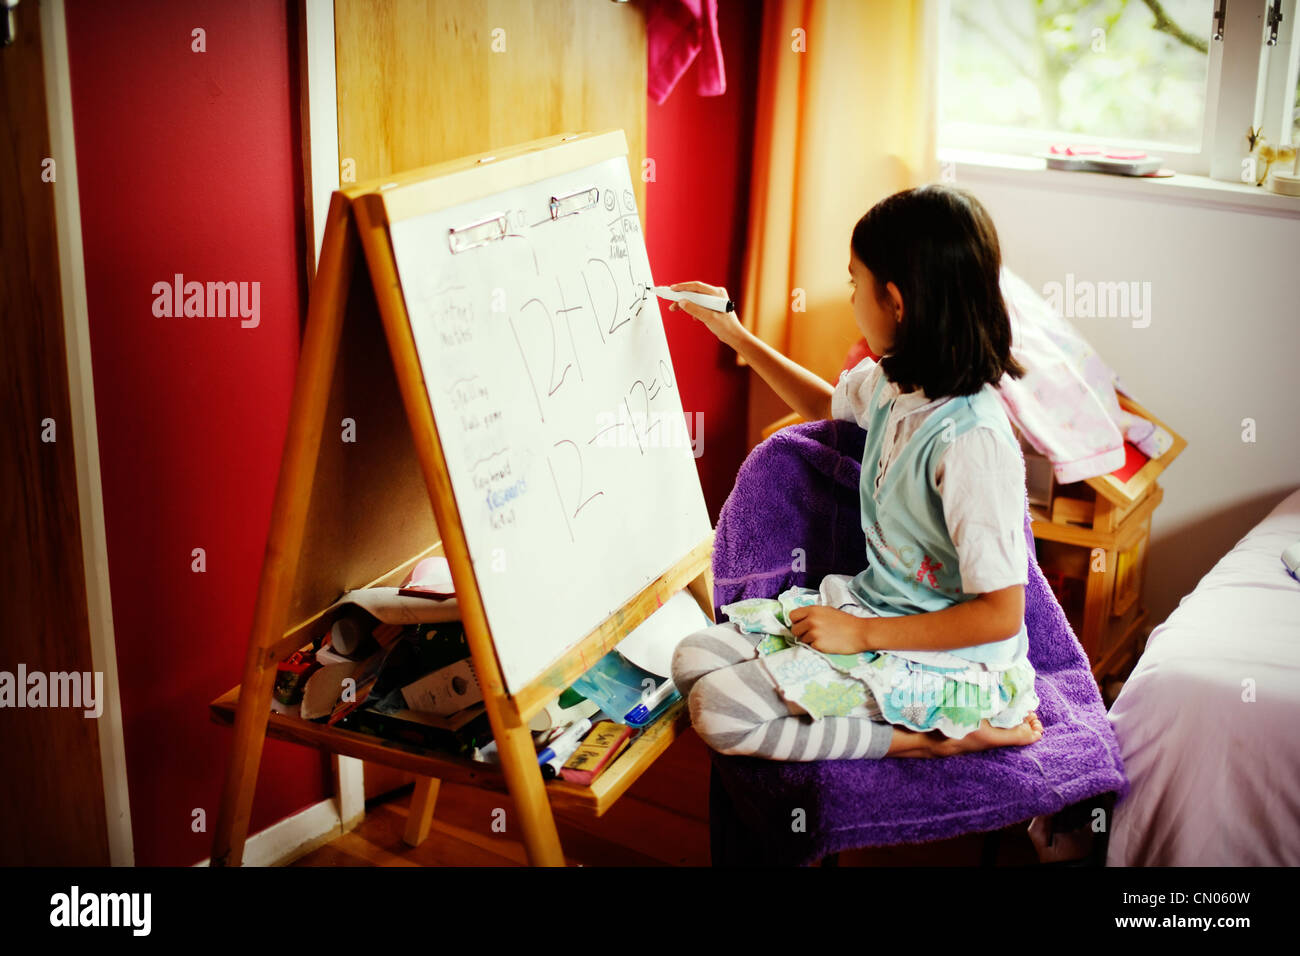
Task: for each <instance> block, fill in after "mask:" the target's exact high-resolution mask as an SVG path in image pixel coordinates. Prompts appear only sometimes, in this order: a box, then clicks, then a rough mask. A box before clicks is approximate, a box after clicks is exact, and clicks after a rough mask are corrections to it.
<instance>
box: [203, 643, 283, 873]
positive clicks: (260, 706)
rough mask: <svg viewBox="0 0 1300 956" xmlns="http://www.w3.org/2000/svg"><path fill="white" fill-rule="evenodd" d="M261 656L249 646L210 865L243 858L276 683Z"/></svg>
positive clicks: (273, 669) (273, 674) (272, 668)
mask: <svg viewBox="0 0 1300 956" xmlns="http://www.w3.org/2000/svg"><path fill="white" fill-rule="evenodd" d="M261 656H262V651H261V648H257V647H254V648H250V649H249V661H248V664H247V666H246V668H245V671H244V682H243V684H242V685H241V687H240V689H239V704H238V706H237V708H236V710H235V744H234V748H233V751H232V753H231V757H230V769H229V771H228V772H227V773H226V783H225V789H224V790H223V791H222V795H221V809H220V810H219V811H218V813H217V826H216V831H215V833H214V834H213V839H212V861H211V865H212V866H227V865H229V866H239V865H240V864H241V863H242V862H243V860H244V841H245V840H247V839H248V818H249V816H250V814H251V813H252V810H253V790H254V789H255V788H256V786H257V769H258V765H259V764H260V763H261V761H262V744H263V743H265V742H266V722H267V719H268V716H269V715H270V713H271V691H272V689H273V687H274V685H275V668H276V665H275V663H274V662H272V664H271V666H270V667H258V662H257V658H260V657H261Z"/></svg>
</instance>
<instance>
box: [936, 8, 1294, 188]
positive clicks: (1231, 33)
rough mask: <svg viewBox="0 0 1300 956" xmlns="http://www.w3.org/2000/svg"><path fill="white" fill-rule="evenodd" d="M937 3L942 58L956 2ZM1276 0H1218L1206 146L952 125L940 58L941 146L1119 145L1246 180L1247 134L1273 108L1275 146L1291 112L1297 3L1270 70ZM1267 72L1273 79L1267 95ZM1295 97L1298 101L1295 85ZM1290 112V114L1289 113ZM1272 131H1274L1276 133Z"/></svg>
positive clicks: (1040, 148) (1166, 162)
mask: <svg viewBox="0 0 1300 956" xmlns="http://www.w3.org/2000/svg"><path fill="white" fill-rule="evenodd" d="M931 2H933V3H934V4H936V6H937V14H938V15H937V17H936V18H935V19H936V26H937V30H938V37H937V45H936V49H937V50H938V51H939V54H940V58H941V57H942V54H943V51H944V50H946V49H947V42H946V41H947V39H948V31H949V30H950V29H951V26H950V24H951V3H950V0H931ZM1269 2H1270V0H1214V3H1212V4H1211V9H1212V10H1213V9H1215V8H1216V7H1217V6H1218V4H1219V3H1223V4H1224V7H1225V18H1224V30H1223V33H1224V36H1223V39H1222V40H1215V39H1213V33H1214V23H1213V16H1212V18H1211V21H1210V22H1209V23H1207V24H1205V25H1204V27H1205V32H1206V35H1207V36H1210V37H1211V39H1210V50H1209V62H1208V64H1207V71H1206V80H1205V87H1206V95H1205V113H1204V117H1203V121H1202V134H1201V145H1200V148H1199V149H1189V148H1188V147H1186V146H1177V145H1173V144H1168V143H1160V142H1158V141H1155V140H1150V139H1130V138H1123V137H1099V136H1089V135H1086V134H1081V133H1067V132H1059V131H1056V132H1054V131H1050V130H1041V131H1039V130H1027V129H1013V128H1008V127H999V126H991V125H986V124H978V123H964V122H955V121H953V122H944V120H943V117H942V113H941V111H942V105H941V104H942V103H943V86H944V69H943V64H942V62H941V59H940V60H937V61H936V64H935V72H936V78H935V83H936V89H937V91H938V96H937V104H938V105H939V109H938V110H936V123H937V125H938V129H937V131H936V141H937V142H938V144H939V147H940V149H942V150H946V151H951V150H960V151H970V152H978V153H992V154H1003V155H1008V154H1009V155H1015V156H1036V155H1039V154H1041V153H1043V152H1045V151H1046V150H1047V149H1048V147H1050V146H1051V145H1052V144H1053V143H1077V144H1080V145H1097V146H1114V147H1120V148H1132V149H1141V150H1144V151H1146V152H1148V153H1150V154H1151V155H1153V156H1159V157H1161V159H1162V166H1164V167H1166V168H1168V169H1172V170H1173V171H1174V172H1176V173H1183V174H1190V175H1197V176H1209V177H1211V178H1214V179H1220V180H1223V181H1227V182H1241V181H1242V169H1243V165H1242V163H1243V160H1244V159H1245V157H1246V156H1247V153H1248V148H1247V145H1246V132H1247V130H1248V129H1249V128H1250V127H1251V126H1252V125H1254V126H1258V125H1259V124H1258V123H1253V122H1252V121H1253V119H1254V118H1255V117H1256V115H1257V114H1258V112H1259V111H1260V110H1261V109H1262V110H1267V111H1268V114H1267V116H1268V117H1271V118H1266V120H1265V136H1267V137H1268V139H1269V142H1272V143H1278V142H1281V140H1280V139H1279V138H1278V135H1279V133H1280V132H1281V129H1280V122H1281V117H1282V115H1283V107H1282V106H1281V105H1279V104H1277V103H1276V102H1275V100H1276V98H1277V97H1279V96H1280V97H1284V96H1285V94H1286V91H1285V89H1284V83H1283V80H1282V79H1279V77H1283V78H1284V77H1285V76H1286V75H1290V76H1294V70H1293V69H1291V70H1290V72H1287V70H1288V68H1289V67H1292V66H1293V64H1294V61H1295V58H1296V55H1297V53H1298V52H1300V50H1297V46H1298V44H1297V43H1295V42H1293V38H1294V37H1296V36H1297V31H1296V30H1295V20H1296V0H1284V2H1283V21H1282V26H1281V29H1280V30H1279V35H1278V45H1277V46H1276V47H1274V48H1272V55H1271V56H1269V57H1268V58H1267V60H1268V63H1269V67H1268V69H1267V70H1265V69H1264V67H1263V66H1262V64H1263V63H1264V62H1265V57H1264V55H1263V53H1262V51H1263V49H1264V47H1263V35H1264V34H1263V30H1264V18H1265V14H1266V12H1267V9H1268V6H1269ZM1261 75H1263V76H1265V77H1266V79H1267V82H1266V83H1265V84H1263V85H1264V87H1265V88H1264V90H1262V91H1261V89H1260V87H1261ZM1290 95H1291V96H1292V97H1294V96H1295V88H1294V86H1292V87H1291V89H1290ZM1288 115H1289V114H1288ZM1270 127H1272V129H1273V132H1272V133H1270V132H1269V129H1270Z"/></svg>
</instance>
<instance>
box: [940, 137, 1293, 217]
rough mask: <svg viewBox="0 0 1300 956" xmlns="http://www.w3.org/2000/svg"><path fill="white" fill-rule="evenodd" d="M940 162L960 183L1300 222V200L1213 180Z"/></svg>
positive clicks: (961, 154)
mask: <svg viewBox="0 0 1300 956" xmlns="http://www.w3.org/2000/svg"><path fill="white" fill-rule="evenodd" d="M938 159H939V162H940V164H948V163H951V164H953V166H952V171H953V173H954V174H955V176H956V182H957V183H958V184H959V185H960V184H961V183H962V181H963V180H964V181H967V182H971V183H996V184H1006V185H1014V186H1029V187H1032V188H1037V189H1050V190H1053V191H1067V192H1082V193H1092V194H1104V195H1114V196H1127V197H1133V198H1139V199H1146V200H1150V201H1153V202H1180V203H1187V204H1191V205H1197V206H1211V207H1214V208H1217V209H1234V210H1239V211H1242V212H1252V213H1263V214H1265V215H1271V216H1284V217H1288V218H1300V196H1282V195H1279V194H1278V193H1275V192H1273V191H1271V190H1269V189H1267V188H1266V187H1263V186H1247V185H1246V184H1245V183H1224V182H1219V181H1218V180H1215V179H1210V178H1209V177H1208V176H1191V175H1185V174H1183V173H1176V174H1175V175H1173V176H1170V177H1167V178H1164V179H1148V178H1144V177H1141V176H1114V175H1111V174H1109V173H1075V172H1066V171H1065V170H1061V169H1048V168H1047V164H1046V162H1045V161H1043V160H1041V159H1036V158H1034V157H1032V156H1009V155H1005V154H1001V153H979V152H974V151H971V150H963V149H940V150H939V154H938Z"/></svg>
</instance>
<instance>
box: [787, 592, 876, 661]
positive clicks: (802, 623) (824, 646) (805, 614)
mask: <svg viewBox="0 0 1300 956" xmlns="http://www.w3.org/2000/svg"><path fill="white" fill-rule="evenodd" d="M869 620H870V618H864V617H858V616H856V615H854V614H849V613H847V612H846V611H841V610H839V609H838V608H833V607H826V606H825V605H822V604H813V605H811V606H809V607H797V608H795V609H794V610H792V611H791V612H790V631H791V633H793V634H794V636H795V637H797V638H799V640H801V641H803V642H804V643H805V644H808V645H811V646H812V647H815V648H816V649H817V650H819V651H821V652H822V653H823V654H858V653H861V652H862V651H869V650H871V648H870V647H869V646H868V643H869V642H868V638H867V623H868V621H869Z"/></svg>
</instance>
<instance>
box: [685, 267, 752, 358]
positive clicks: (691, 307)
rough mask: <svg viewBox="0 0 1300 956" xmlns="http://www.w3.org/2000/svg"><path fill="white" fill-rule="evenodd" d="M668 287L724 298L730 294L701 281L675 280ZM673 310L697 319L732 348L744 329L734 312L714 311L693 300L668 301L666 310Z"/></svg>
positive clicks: (727, 297)
mask: <svg viewBox="0 0 1300 956" xmlns="http://www.w3.org/2000/svg"><path fill="white" fill-rule="evenodd" d="M668 288H670V289H672V290H673V291H674V292H703V293H704V294H705V295H718V296H721V297H722V298H724V299H729V298H731V296H729V295H727V290H726V289H724V288H722V287H720V286H713V285H705V284H704V283H703V282H676V283H674V284H673V285H670V286H669V287H668ZM674 310H680V311H682V312H685V313H686V314H687V315H691V316H694V317H695V318H697V319H699V320H700V321H701V322H702V323H704V325H705V327H707V328H708V330H709V331H710V332H712V333H713V334H714V335H716V336H717V337H718V339H719V340H720V341H722V342H724V343H726V344H727V345H730V346H731V347H732V348H735V343H736V342H737V341H738V339H739V333H740V332H742V331H744V326H742V325H741V324H740V319H739V317H738V316H737V315H736V313H735V312H714V311H713V310H712V309H706V308H705V307H704V306H702V305H696V304H695V303H694V302H687V301H686V300H685V299H683V300H682V301H681V302H670V303H668V311H669V312H672V311H674Z"/></svg>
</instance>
